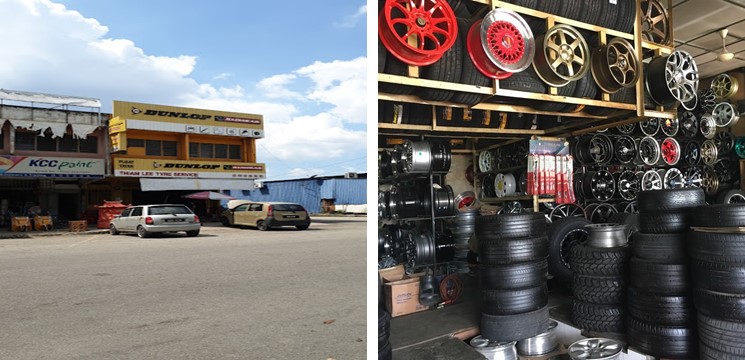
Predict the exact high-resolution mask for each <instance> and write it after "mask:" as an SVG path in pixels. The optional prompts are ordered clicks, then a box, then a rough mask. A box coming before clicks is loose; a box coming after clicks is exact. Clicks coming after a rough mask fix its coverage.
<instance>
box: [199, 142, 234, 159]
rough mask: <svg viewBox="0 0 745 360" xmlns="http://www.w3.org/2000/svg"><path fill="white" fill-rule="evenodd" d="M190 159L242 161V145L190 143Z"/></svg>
mask: <svg viewBox="0 0 745 360" xmlns="http://www.w3.org/2000/svg"><path fill="white" fill-rule="evenodd" d="M189 157H190V158H194V159H196V158H202V159H231V160H241V146H240V145H226V144H207V143H190V144H189Z"/></svg>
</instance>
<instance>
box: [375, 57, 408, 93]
mask: <svg viewBox="0 0 745 360" xmlns="http://www.w3.org/2000/svg"><path fill="white" fill-rule="evenodd" d="M385 73H386V74H392V75H404V76H407V75H408V74H409V66H408V65H406V64H405V63H404V62H403V61H401V60H399V59H398V58H396V57H395V56H393V55H391V54H390V53H388V54H387V55H386V58H385ZM378 89H379V90H380V91H382V92H386V93H391V94H400V95H408V94H411V93H412V92H413V91H414V88H412V87H411V86H408V85H400V84H395V83H386V82H380V83H378Z"/></svg>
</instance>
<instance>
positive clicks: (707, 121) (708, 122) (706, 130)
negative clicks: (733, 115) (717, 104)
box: [698, 115, 717, 139]
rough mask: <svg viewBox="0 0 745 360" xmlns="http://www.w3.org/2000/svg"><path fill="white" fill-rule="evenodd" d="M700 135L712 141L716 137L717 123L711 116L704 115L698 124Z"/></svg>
mask: <svg viewBox="0 0 745 360" xmlns="http://www.w3.org/2000/svg"><path fill="white" fill-rule="evenodd" d="M698 127H699V129H700V130H701V135H703V136H704V137H705V138H707V139H713V138H714V136H716V135H717V122H716V120H714V117H713V116H711V115H704V116H702V117H701V120H700V121H699V124H698Z"/></svg>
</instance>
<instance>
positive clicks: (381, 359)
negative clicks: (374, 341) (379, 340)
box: [378, 341, 393, 360]
mask: <svg viewBox="0 0 745 360" xmlns="http://www.w3.org/2000/svg"><path fill="white" fill-rule="evenodd" d="M391 359H393V349H392V348H391V343H390V341H389V342H387V343H385V344H384V345H383V347H380V348H378V360H391Z"/></svg>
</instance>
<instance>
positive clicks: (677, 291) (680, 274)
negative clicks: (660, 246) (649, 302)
mask: <svg viewBox="0 0 745 360" xmlns="http://www.w3.org/2000/svg"><path fill="white" fill-rule="evenodd" d="M629 268H630V273H629V284H631V286H633V287H636V288H637V289H638V290H640V291H645V292H648V293H653V294H666V295H683V294H687V293H688V292H689V291H690V289H691V283H690V282H689V281H688V272H689V269H688V265H687V264H680V265H679V264H661V263H658V262H654V260H646V259H640V258H637V257H632V258H631V262H630V264H629Z"/></svg>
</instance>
